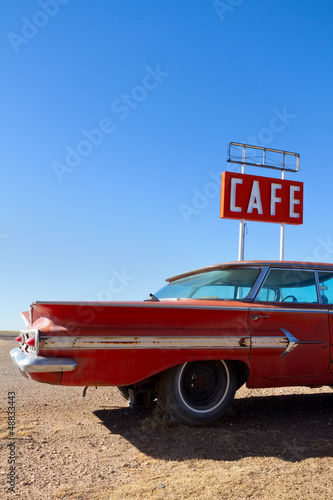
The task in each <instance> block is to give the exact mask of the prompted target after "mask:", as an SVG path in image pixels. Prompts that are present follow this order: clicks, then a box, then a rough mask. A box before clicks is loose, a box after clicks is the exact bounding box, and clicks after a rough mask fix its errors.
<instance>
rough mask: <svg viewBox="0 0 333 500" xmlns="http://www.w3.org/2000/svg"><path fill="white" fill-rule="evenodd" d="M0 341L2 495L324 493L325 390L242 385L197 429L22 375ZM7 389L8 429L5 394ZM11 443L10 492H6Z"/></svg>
mask: <svg viewBox="0 0 333 500" xmlns="http://www.w3.org/2000/svg"><path fill="white" fill-rule="evenodd" d="M15 346H16V342H14V341H13V340H11V339H0V374H1V380H2V384H1V387H2V394H1V410H2V411H1V422H0V424H1V428H0V436H1V440H0V446H1V449H0V458H1V469H0V491H1V494H0V495H1V498H19V499H29V500H30V499H32V500H34V499H42V498H43V499H45V498H51V499H52V498H68V499H69V498H70V499H72V498H78V499H89V500H90V499H93V498H102V499H104V498H106V499H107V498H110V499H120V500H122V499H125V498H131V499H136V498H143V499H147V498H148V499H177V500H180V499H187V498H191V499H199V498H200V499H211V498H221V499H228V500H229V499H246V498H253V499H269V500H271V499H282V500H284V499H296V498H297V499H303V498H306V499H314V500H318V499H332V496H333V439H332V438H333V412H332V409H333V391H332V390H331V389H330V388H328V387H323V388H321V389H305V388H299V387H297V388H292V389H264V390H248V389H246V388H242V389H241V390H240V391H238V393H237V397H236V400H235V403H234V405H233V407H232V410H231V411H230V412H229V414H228V415H227V416H226V417H225V418H224V419H222V420H221V421H219V422H216V423H214V424H212V425H210V426H207V427H204V428H190V427H187V426H183V425H178V424H176V423H173V422H170V421H169V420H168V419H167V418H166V416H165V415H164V414H162V413H160V412H159V411H158V410H155V411H154V412H152V411H151V410H148V409H142V410H131V409H129V408H128V407H127V406H126V402H125V400H123V399H122V397H121V396H120V395H119V394H118V392H117V390H116V389H115V388H105V387H104V388H98V389H95V388H89V389H88V391H87V395H86V397H85V398H82V397H81V389H80V388H75V387H57V386H51V385H46V384H38V383H35V382H32V381H30V380H26V379H24V378H23V377H22V376H21V375H20V374H19V373H18V372H17V371H16V369H15V367H14V365H13V364H12V362H11V360H10V358H9V351H10V349H11V348H13V347H15ZM10 391H13V392H15V401H16V403H15V406H16V429H15V436H14V438H11V437H10V436H9V435H8V429H7V423H8V415H7V411H6V410H7V407H8V403H7V399H8V392H10ZM13 442H14V443H15V461H16V462H15V466H16V475H17V478H16V486H15V493H13V492H10V491H8V486H9V485H8V483H7V481H8V473H9V467H10V465H9V464H8V459H9V456H10V447H9V446H8V445H9V444H10V443H13Z"/></svg>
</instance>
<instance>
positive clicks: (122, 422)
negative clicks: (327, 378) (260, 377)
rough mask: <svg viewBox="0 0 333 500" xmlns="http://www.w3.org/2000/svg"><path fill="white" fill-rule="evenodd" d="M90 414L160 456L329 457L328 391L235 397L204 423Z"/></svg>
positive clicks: (124, 412) (140, 414)
mask: <svg viewBox="0 0 333 500" xmlns="http://www.w3.org/2000/svg"><path fill="white" fill-rule="evenodd" d="M94 414H95V415H96V417H97V418H98V419H99V420H100V422H101V424H102V425H104V426H105V427H106V428H107V429H108V430H109V431H110V432H111V433H112V434H118V435H121V436H123V437H124V438H125V439H127V440H128V441H129V442H130V443H131V444H132V445H133V446H135V447H136V448H137V449H138V450H140V451H141V452H143V453H145V454H147V455H150V456H152V457H154V458H159V459H164V460H188V459H194V458H197V459H212V460H228V461H231V460H240V459H242V458H245V457H277V458H280V459H283V460H286V461H290V462H297V461H300V460H304V459H307V458H319V457H332V456H333V392H332V394H330V393H320V394H313V395H311V394H302V395H284V396H283V395H281V396H269V397H246V398H243V399H242V398H240V399H236V400H235V401H234V404H233V407H232V409H231V410H230V411H229V413H228V415H226V416H225V417H224V418H223V419H221V420H219V421H218V422H215V423H213V424H210V425H207V426H204V427H188V426H185V425H180V424H176V423H174V422H170V421H169V420H165V418H161V417H160V414H159V412H156V410H155V411H152V410H149V409H146V408H143V409H141V408H140V409H139V408H138V409H134V410H131V409H130V408H115V409H107V408H106V407H105V409H100V410H97V411H95V412H94Z"/></svg>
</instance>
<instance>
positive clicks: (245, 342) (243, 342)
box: [239, 337, 250, 347]
mask: <svg viewBox="0 0 333 500" xmlns="http://www.w3.org/2000/svg"><path fill="white" fill-rule="evenodd" d="M239 347H250V339H249V338H247V337H242V338H240V339H239Z"/></svg>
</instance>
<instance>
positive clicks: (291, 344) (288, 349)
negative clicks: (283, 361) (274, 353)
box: [280, 328, 327, 357]
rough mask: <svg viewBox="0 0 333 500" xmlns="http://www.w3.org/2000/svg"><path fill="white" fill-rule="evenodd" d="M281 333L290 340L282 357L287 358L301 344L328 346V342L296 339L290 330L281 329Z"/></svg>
mask: <svg viewBox="0 0 333 500" xmlns="http://www.w3.org/2000/svg"><path fill="white" fill-rule="evenodd" d="M280 330H281V332H283V333H284V334H285V336H286V337H287V339H288V345H287V347H286V349H285V350H284V351H283V353H282V354H281V357H283V356H287V354H289V353H290V352H291V351H292V350H293V349H295V347H297V346H298V345H300V344H326V343H327V342H322V341H320V340H298V339H297V338H296V337H294V336H293V335H292V334H291V333H290V332H288V330H286V329H285V328H280Z"/></svg>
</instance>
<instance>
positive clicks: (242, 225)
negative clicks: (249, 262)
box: [238, 148, 245, 261]
mask: <svg viewBox="0 0 333 500" xmlns="http://www.w3.org/2000/svg"><path fill="white" fill-rule="evenodd" d="M242 174H245V148H243V163H242ZM244 240H245V219H241V220H240V222H239V247H238V260H239V261H242V260H244V244H245V241H244Z"/></svg>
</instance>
